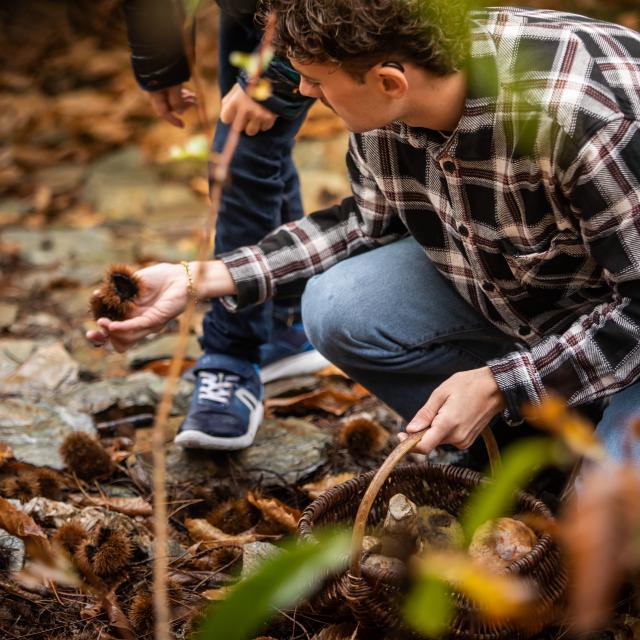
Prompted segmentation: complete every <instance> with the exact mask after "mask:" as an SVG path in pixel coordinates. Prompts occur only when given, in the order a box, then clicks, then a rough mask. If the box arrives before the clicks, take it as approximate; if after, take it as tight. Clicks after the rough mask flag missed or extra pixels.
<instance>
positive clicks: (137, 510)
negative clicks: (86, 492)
mask: <svg viewBox="0 0 640 640" xmlns="http://www.w3.org/2000/svg"><path fill="white" fill-rule="evenodd" d="M81 504H83V505H87V506H95V507H105V508H106V509H110V510H111V511H118V512H119V513H124V514H125V515H127V516H145V517H148V516H151V515H153V507H152V506H151V505H150V504H149V503H148V502H147V501H146V500H145V499H144V498H141V497H139V496H138V497H136V498H94V497H91V496H89V497H84V499H83V500H82V502H81Z"/></svg>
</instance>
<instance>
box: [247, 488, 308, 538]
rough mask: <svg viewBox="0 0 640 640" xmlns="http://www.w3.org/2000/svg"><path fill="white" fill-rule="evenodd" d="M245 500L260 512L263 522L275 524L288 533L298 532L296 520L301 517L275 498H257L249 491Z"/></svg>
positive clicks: (300, 513) (300, 514) (298, 512)
mask: <svg viewBox="0 0 640 640" xmlns="http://www.w3.org/2000/svg"><path fill="white" fill-rule="evenodd" d="M247 500H248V501H249V502H250V503H251V504H252V505H253V506H254V507H256V508H257V509H259V510H260V512H261V513H262V515H263V517H264V518H265V520H268V521H269V522H275V523H276V524H278V525H280V526H282V527H283V528H284V530H285V531H287V532H288V533H296V531H297V530H298V520H300V518H301V516H302V512H301V511H298V509H293V508H292V507H289V506H287V505H286V504H284V503H283V502H280V500H278V499H277V498H258V497H257V496H256V495H255V494H253V493H252V492H251V491H250V492H249V493H248V494H247Z"/></svg>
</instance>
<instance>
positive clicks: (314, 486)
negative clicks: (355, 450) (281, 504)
mask: <svg viewBox="0 0 640 640" xmlns="http://www.w3.org/2000/svg"><path fill="white" fill-rule="evenodd" d="M353 478H355V474H354V473H352V472H351V471H345V472H344V473H338V474H336V475H334V476H325V477H324V478H322V480H319V481H318V482H308V483H307V484H303V485H302V487H301V489H302V490H303V491H304V492H305V493H306V494H307V495H308V496H309V497H310V498H311V499H313V500H315V499H316V498H318V497H320V496H321V495H322V494H323V493H324V492H325V491H328V490H329V489H331V488H333V487H335V486H336V485H339V484H342V483H343V482H346V481H347V480H351V479H353Z"/></svg>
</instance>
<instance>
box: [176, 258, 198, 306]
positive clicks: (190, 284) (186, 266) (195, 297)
mask: <svg viewBox="0 0 640 640" xmlns="http://www.w3.org/2000/svg"><path fill="white" fill-rule="evenodd" d="M180 264H181V265H182V266H183V267H184V270H185V271H186V272H187V293H188V294H189V297H191V298H192V299H193V303H194V304H198V303H199V302H200V298H198V294H197V293H196V288H195V287H194V286H193V278H192V277H191V269H190V268H189V263H188V262H187V261H186V260H182V262H180Z"/></svg>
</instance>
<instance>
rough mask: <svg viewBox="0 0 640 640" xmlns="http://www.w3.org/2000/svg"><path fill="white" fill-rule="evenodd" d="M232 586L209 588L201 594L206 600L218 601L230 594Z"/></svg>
mask: <svg viewBox="0 0 640 640" xmlns="http://www.w3.org/2000/svg"><path fill="white" fill-rule="evenodd" d="M230 590H231V587H220V588H218V589H207V590H206V591H203V592H202V593H201V594H200V595H201V596H202V597H203V598H205V599H206V600H211V601H213V602H218V601H219V600H224V599H225V598H226V597H227V596H228V595H229V591H230Z"/></svg>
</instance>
